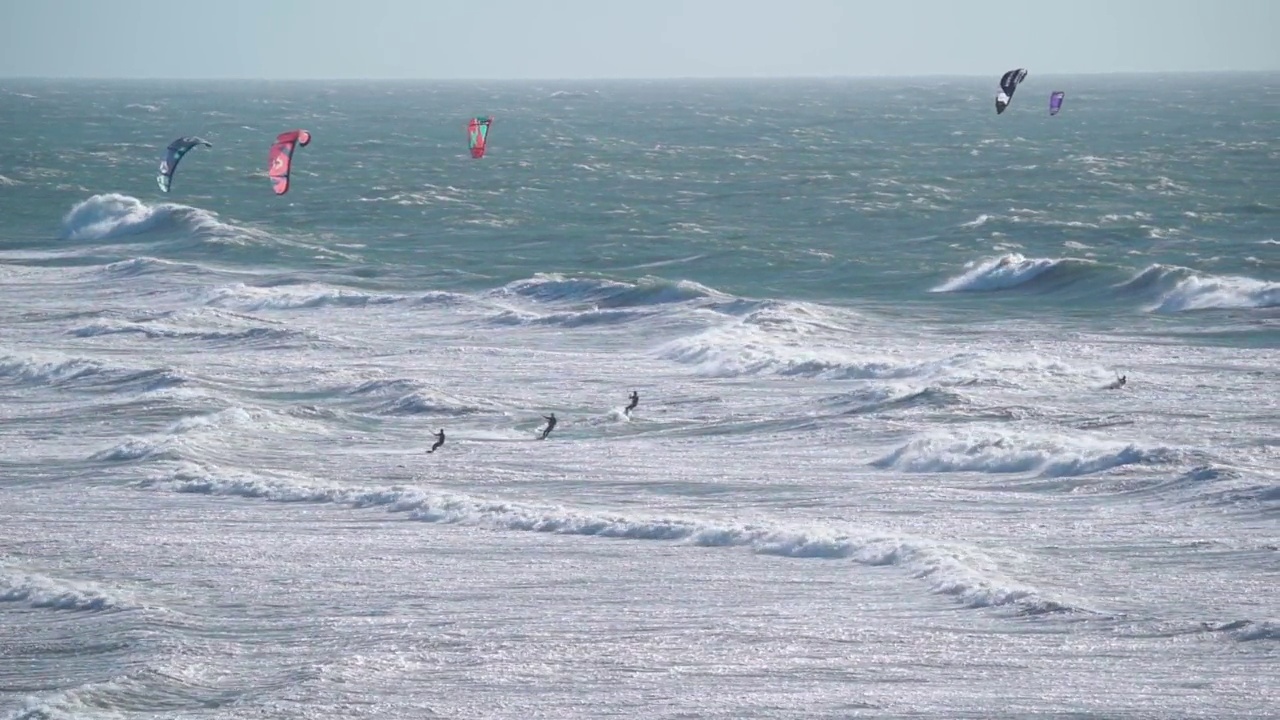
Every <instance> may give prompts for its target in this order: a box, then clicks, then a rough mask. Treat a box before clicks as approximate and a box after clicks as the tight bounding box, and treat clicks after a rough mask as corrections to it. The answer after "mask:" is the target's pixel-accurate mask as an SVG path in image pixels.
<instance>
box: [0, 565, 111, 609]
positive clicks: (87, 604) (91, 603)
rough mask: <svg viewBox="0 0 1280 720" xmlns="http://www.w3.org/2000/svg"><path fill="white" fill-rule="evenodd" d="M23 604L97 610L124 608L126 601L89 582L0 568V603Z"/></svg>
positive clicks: (49, 607) (44, 607)
mask: <svg viewBox="0 0 1280 720" xmlns="http://www.w3.org/2000/svg"><path fill="white" fill-rule="evenodd" d="M10 602H16V603H23V604H25V605H27V606H29V607H32V608H38V609H48V610H77V611H86V612H101V611H105V610H121V609H127V608H129V607H131V606H130V604H129V603H127V602H125V601H123V600H122V599H120V598H117V597H113V596H112V595H110V594H108V593H105V592H103V591H102V590H100V589H98V588H97V587H96V586H94V585H92V584H91V583H80V582H70V581H67V580H55V579H53V578H48V577H43V576H40V575H33V574H30V573H25V572H17V571H13V570H10V569H8V568H3V569H0V603H10Z"/></svg>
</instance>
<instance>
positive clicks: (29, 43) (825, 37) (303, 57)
mask: <svg viewBox="0 0 1280 720" xmlns="http://www.w3.org/2000/svg"><path fill="white" fill-rule="evenodd" d="M1278 35H1280V0H1020V1H1018V2H1013V1H1011V0H683V1H681V0H596V1H594V2H591V1H589V0H202V1H201V2H194V0H0V76H10V77H12V76H36V77H129V78H155V77H161V78H270V79H290V78H424V79H463V78H477V79H495V78H636V77H643V78H658V77H782V76H865V75H950V74H955V75H971V74H973V75H991V74H993V73H999V72H1003V71H1004V70H1005V69H1008V68H1010V67H1015V66H1022V67H1027V68H1030V69H1031V70H1032V71H1033V72H1036V73H1038V74H1041V75H1044V74H1058V73H1082V72H1084V73H1087V72H1132V71H1187V70H1191V71H1195V70H1280V38H1278V37H1277V36H1278Z"/></svg>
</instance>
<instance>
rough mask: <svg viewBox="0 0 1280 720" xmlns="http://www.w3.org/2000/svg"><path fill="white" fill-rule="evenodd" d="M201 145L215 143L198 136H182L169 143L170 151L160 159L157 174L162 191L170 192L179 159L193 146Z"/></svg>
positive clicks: (208, 145) (207, 145)
mask: <svg viewBox="0 0 1280 720" xmlns="http://www.w3.org/2000/svg"><path fill="white" fill-rule="evenodd" d="M200 145H203V146H205V147H213V143H211V142H209V141H208V140H202V139H201V138H198V137H180V138H178V139H177V140H174V141H173V142H171V143H169V149H168V152H166V153H165V156H164V159H163V160H161V161H160V172H159V173H157V174H156V184H157V185H159V186H160V192H169V188H170V187H171V186H172V185H173V173H174V171H176V170H177V169H178V161H179V160H181V159H182V156H183V155H186V154H187V152H188V151H189V150H191V148H193V147H197V146H200Z"/></svg>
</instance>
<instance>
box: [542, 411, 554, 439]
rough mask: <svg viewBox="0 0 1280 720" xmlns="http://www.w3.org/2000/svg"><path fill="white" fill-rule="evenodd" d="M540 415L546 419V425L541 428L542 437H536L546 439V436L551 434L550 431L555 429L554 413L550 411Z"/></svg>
mask: <svg viewBox="0 0 1280 720" xmlns="http://www.w3.org/2000/svg"><path fill="white" fill-rule="evenodd" d="M542 417H543V419H544V420H546V421H547V427H546V428H544V429H543V430H542V437H540V438H538V439H539V440H546V439H547V436H548V435H550V434H551V431H552V430H555V429H556V414H555V413H551V414H550V415H543V416H542Z"/></svg>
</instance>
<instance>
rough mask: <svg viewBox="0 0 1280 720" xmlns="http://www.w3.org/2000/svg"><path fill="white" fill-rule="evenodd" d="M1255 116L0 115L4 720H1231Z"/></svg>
mask: <svg viewBox="0 0 1280 720" xmlns="http://www.w3.org/2000/svg"><path fill="white" fill-rule="evenodd" d="M1277 80H1280V78H1278V77H1277V76H1276V75H1274V74H1271V75H1257V74H1255V75H1188V76H1123V75H1120V76H1089V77H1049V76H1042V75H1038V74H1036V73H1035V72H1033V73H1032V74H1031V75H1030V76H1029V77H1028V79H1027V81H1026V82H1024V83H1023V84H1022V86H1020V87H1019V89H1018V91H1017V94H1016V96H1015V97H1014V100H1013V104H1012V106H1011V107H1010V109H1009V110H1008V111H1007V112H1006V113H1005V114H1003V115H1001V116H996V115H995V113H994V110H993V109H992V96H993V95H994V92H995V86H994V81H993V80H991V79H984V78H977V79H970V78H917V79H897V80H892V81H890V80H857V81H855V80H829V81H818V80H813V81H798V80H797V81H786V82H782V81H776V82H771V81H750V82H748V81H715V82H713V81H687V82H685V81H661V82H658V81H655V82H618V83H609V82H599V83H588V82H577V83H554V82H545V83H480V84H475V83H452V84H420V83H319V82H318V83H268V82H262V83H210V82H171V83H154V82H152V83H130V82H92V83H90V82H70V81H68V82H51V81H18V80H6V81H3V82H0V102H2V103H3V107H4V111H3V112H0V139H2V141H0V292H3V299H4V302H3V305H2V306H0V307H3V310H0V324H2V325H3V327H4V328H5V332H4V333H3V334H2V335H0V398H3V400H2V401H0V447H3V458H2V459H0V472H2V473H3V474H2V476H0V478H2V479H0V507H4V508H5V511H4V512H5V515H4V518H3V520H2V521H0V525H3V528H4V530H3V531H0V555H2V557H3V560H2V563H0V638H12V640H5V642H7V643H9V644H8V645H4V646H3V647H0V711H3V712H5V713H9V712H10V711H11V712H12V714H11V715H8V714H6V715H3V716H4V717H13V718H24V719H34V718H45V717H64V716H67V717H175V716H181V717H202V718H203V717H209V718H215V717H218V718H220V717H228V718H230V717H244V716H246V713H247V714H254V713H256V714H259V715H262V716H270V717H299V718H301V717H318V716H324V717H339V716H342V717H365V716H368V717H378V718H396V717H405V718H408V717H424V716H433V714H434V716H440V717H519V718H534V717H548V718H565V717H614V716H617V717H623V716H625V717H636V716H643V717H688V716H698V717H725V718H745V717H886V716H888V717H901V716H908V715H910V716H928V717H948V718H951V717H989V716H990V708H992V707H1002V708H1006V709H1007V712H1008V713H1009V714H1010V715H1014V716H1030V715H1054V716H1068V715H1070V716H1078V717H1157V716H1161V717H1163V716H1169V717H1175V716H1176V717H1223V716H1231V717H1265V716H1266V715H1267V713H1269V712H1272V710H1271V708H1274V707H1275V704H1276V702H1277V701H1280V698H1277V696H1276V688H1278V687H1280V676H1277V667H1280V663H1277V662H1276V660H1277V648H1276V644H1275V641H1276V639H1277V624H1276V623H1277V619H1278V618H1280V606H1277V603H1276V600H1275V599H1274V585H1275V581H1276V572H1277V570H1276V568H1277V558H1278V557H1280V556H1277V547H1276V532H1275V528H1276V524H1275V523H1276V513H1277V508H1280V505H1277V502H1280V485H1277V480H1276V478H1277V477H1278V476H1280V445H1278V444H1277V440H1276V438H1277V437H1278V436H1280V371H1278V370H1277V362H1276V360H1277V350H1278V349H1280V311H1278V310H1277V308H1280V200H1278V199H1277V198H1280V82H1277ZM1054 90H1063V91H1065V92H1066V100H1065V103H1064V108H1063V111H1062V113H1061V114H1059V115H1057V116H1055V117H1050V116H1049V115H1048V108H1047V105H1048V97H1049V93H1050V92H1051V91H1054ZM486 115H492V116H493V117H494V124H493V126H492V128H491V130H490V134H489V149H488V153H487V155H486V157H485V158H483V159H481V160H472V159H471V158H470V157H469V155H468V153H467V144H466V123H467V121H468V120H469V119H470V118H471V117H474V116H486ZM294 128H303V129H306V130H308V131H310V132H311V133H312V136H313V140H312V142H311V143H310V145H308V146H307V147H305V148H299V149H298V150H297V152H296V154H295V156H294V175H293V178H292V187H291V190H290V192H289V193H288V194H287V195H285V196H283V197H277V196H274V195H273V194H272V193H271V190H270V183H269V182H268V180H267V177H266V153H267V147H268V145H269V144H270V142H271V140H272V139H273V138H274V137H275V135H276V134H277V133H279V132H282V131H285V130H289V129H294ZM181 135H196V136H200V137H202V138H205V139H207V140H209V141H211V142H212V143H213V147H212V148H196V149H194V150H193V151H192V152H190V153H189V154H188V155H187V156H186V157H185V158H184V159H183V160H182V163H181V165H180V166H179V168H178V170H177V173H176V175H175V178H174V182H173V191H172V192H171V193H169V194H167V195H166V194H162V193H160V192H159V190H158V189H157V187H156V184H155V181H154V174H155V170H156V167H157V166H158V164H159V162H160V159H161V157H162V153H163V150H164V147H165V146H166V145H167V144H168V143H169V142H170V141H171V140H173V139H174V138H176V137H179V136H181ZM1118 375H1125V376H1126V378H1127V381H1128V382H1127V383H1126V385H1125V386H1124V387H1123V388H1119V389H1109V388H1108V386H1109V385H1110V384H1111V383H1112V382H1113V381H1114V380H1115V378H1116V376H1118ZM633 390H636V391H638V392H639V393H640V395H641V403H640V406H639V407H638V408H637V410H636V411H635V412H634V413H631V414H630V415H628V414H627V413H625V412H623V409H622V408H623V405H624V404H625V403H626V400H627V395H628V393H630V392H631V391H633ZM551 412H554V413H556V414H557V416H558V418H559V421H560V422H559V425H558V426H557V428H556V430H555V432H553V433H552V434H551V436H550V437H549V438H548V440H547V441H546V442H536V441H534V440H535V438H536V437H537V436H538V434H539V432H540V428H541V427H542V424H543V421H542V417H543V416H544V415H546V414H548V413H551ZM440 428H444V429H445V430H446V432H447V435H448V438H449V439H448V441H447V443H446V445H445V446H444V447H443V448H442V449H441V450H440V451H439V452H437V453H434V454H432V455H430V456H427V455H424V454H423V451H424V450H425V449H426V448H427V447H429V445H430V443H431V442H432V440H433V438H432V436H431V433H433V432H435V431H436V430H438V429H440ZM531 441H532V442H531ZM406 521H409V522H406Z"/></svg>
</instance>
